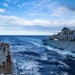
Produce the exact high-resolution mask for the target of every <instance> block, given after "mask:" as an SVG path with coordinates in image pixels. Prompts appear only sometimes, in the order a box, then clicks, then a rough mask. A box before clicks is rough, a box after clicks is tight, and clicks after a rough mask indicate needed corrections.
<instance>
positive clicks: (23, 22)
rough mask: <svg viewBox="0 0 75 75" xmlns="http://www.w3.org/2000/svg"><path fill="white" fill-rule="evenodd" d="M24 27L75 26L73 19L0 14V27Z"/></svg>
mask: <svg viewBox="0 0 75 75" xmlns="http://www.w3.org/2000/svg"><path fill="white" fill-rule="evenodd" d="M3 26H5V27H14V26H15V27H18V26H21V27H24V26H43V27H61V26H62V27H63V26H69V27H70V26H75V19H72V20H67V19H57V20H52V19H49V20H41V19H34V20H27V19H23V18H20V17H16V16H2V15H0V27H3Z"/></svg>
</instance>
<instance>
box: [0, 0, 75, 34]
mask: <svg viewBox="0 0 75 75" xmlns="http://www.w3.org/2000/svg"><path fill="white" fill-rule="evenodd" d="M64 26H66V27H69V28H75V0H0V35H50V34H53V33H57V32H58V31H60V30H61V28H62V27H64Z"/></svg>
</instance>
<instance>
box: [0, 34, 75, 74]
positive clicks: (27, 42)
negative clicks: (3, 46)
mask: <svg viewBox="0 0 75 75" xmlns="http://www.w3.org/2000/svg"><path fill="white" fill-rule="evenodd" d="M47 37H48V36H14V35H13V36H0V42H6V43H9V45H10V53H11V61H12V72H13V74H14V75H75V53H72V52H70V51H63V50H62V51H61V50H59V49H54V48H52V47H50V46H47V45H43V42H42V41H41V39H43V38H47Z"/></svg>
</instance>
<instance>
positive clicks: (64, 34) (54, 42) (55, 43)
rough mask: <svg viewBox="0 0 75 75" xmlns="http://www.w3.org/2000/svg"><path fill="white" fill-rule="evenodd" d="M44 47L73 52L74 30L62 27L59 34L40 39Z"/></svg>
mask: <svg viewBox="0 0 75 75" xmlns="http://www.w3.org/2000/svg"><path fill="white" fill-rule="evenodd" d="M42 41H43V44H44V45H49V46H52V47H54V48H58V49H61V50H70V51H72V52H75V29H69V28H67V27H64V28H63V29H62V30H61V31H60V32H59V33H57V34H54V35H50V36H49V37H48V38H46V39H42Z"/></svg>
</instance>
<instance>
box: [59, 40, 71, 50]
mask: <svg viewBox="0 0 75 75" xmlns="http://www.w3.org/2000/svg"><path fill="white" fill-rule="evenodd" d="M71 42H72V41H70V42H69V43H68V45H67V46H66V47H62V46H61V45H60V44H59V43H58V45H59V46H60V47H62V49H66V48H68V47H69V45H70V44H71Z"/></svg>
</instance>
